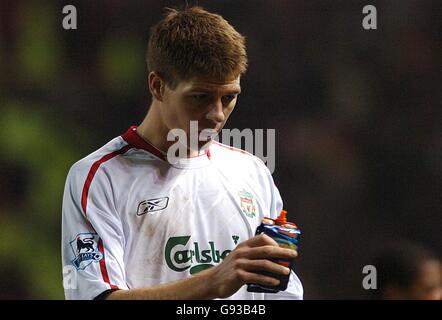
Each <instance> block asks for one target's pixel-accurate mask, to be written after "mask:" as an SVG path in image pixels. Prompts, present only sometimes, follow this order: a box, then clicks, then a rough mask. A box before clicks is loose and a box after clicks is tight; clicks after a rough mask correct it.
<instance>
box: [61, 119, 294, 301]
mask: <svg viewBox="0 0 442 320" xmlns="http://www.w3.org/2000/svg"><path fill="white" fill-rule="evenodd" d="M281 209H282V200H281V197H280V194H279V192H278V189H277V188H276V187H275V185H274V182H273V178H272V176H271V174H270V172H269V170H268V169H267V167H266V166H265V164H264V163H263V162H262V161H261V160H260V159H259V158H257V157H255V156H253V155H251V154H249V153H247V152H245V151H242V150H239V149H235V148H232V147H229V146H226V145H223V144H220V143H218V142H216V141H213V142H212V143H211V145H210V147H209V148H208V149H207V152H206V153H205V154H203V155H200V156H197V157H193V158H185V159H180V160H179V161H178V162H176V163H174V164H173V165H171V164H170V163H169V162H168V161H167V159H166V157H165V154H164V153H163V152H161V151H160V150H158V149H156V148H155V147H154V146H152V145H151V144H149V143H147V142H146V141H144V140H143V139H142V138H141V137H140V136H139V135H138V134H137V132H136V127H135V126H133V127H131V128H129V130H128V131H127V132H126V133H125V134H123V135H122V136H119V137H117V138H115V139H113V140H111V141H110V142H108V143H107V144H106V145H104V146H103V147H102V148H100V149H99V150H97V151H95V152H93V153H92V154H90V155H88V156H87V157H85V158H84V159H82V160H80V161H78V162H77V163H75V164H74V165H73V166H72V168H71V169H70V171H69V174H68V177H67V180H66V186H65V191H64V198H63V219H62V260H63V267H64V268H63V273H64V276H65V278H66V276H67V275H69V276H70V277H72V279H71V280H70V281H65V283H64V287H65V296H66V298H67V299H93V298H95V297H97V296H98V295H99V294H101V293H103V292H104V291H106V290H109V289H131V288H143V287H152V286H156V285H159V284H163V283H167V282H170V281H175V280H179V279H183V278H187V277H189V276H191V275H192V274H195V273H197V272H198V271H201V270H204V269H206V268H210V267H212V266H214V265H217V264H218V263H220V262H221V261H222V260H223V259H224V258H225V257H226V256H227V255H228V254H229V253H230V252H231V251H232V250H233V249H234V248H235V247H236V246H237V245H238V244H239V243H241V242H242V241H244V240H247V239H249V238H251V237H253V236H254V234H255V230H256V227H257V226H258V225H259V224H260V222H261V219H262V218H263V217H265V216H268V217H271V218H276V217H277V215H278V214H279V213H280V211H281ZM66 270H68V271H69V270H73V271H74V272H73V273H72V272H66ZM65 280H66V279H65ZM246 289H247V286H243V287H242V288H241V289H240V290H239V291H237V292H236V293H235V294H234V295H232V296H231V297H229V299H250V300H251V299H302V297H303V288H302V285H301V282H300V280H299V278H298V277H297V276H296V274H295V273H294V272H292V274H291V276H290V282H289V285H288V288H287V290H286V291H283V292H279V293H277V294H264V293H250V292H247V290H246Z"/></svg>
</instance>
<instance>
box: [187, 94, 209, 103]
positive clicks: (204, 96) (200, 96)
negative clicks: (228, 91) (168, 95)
mask: <svg viewBox="0 0 442 320" xmlns="http://www.w3.org/2000/svg"><path fill="white" fill-rule="evenodd" d="M191 97H192V99H194V100H197V101H203V100H206V99H207V98H208V95H207V94H206V93H196V94H193V95H192V96H191Z"/></svg>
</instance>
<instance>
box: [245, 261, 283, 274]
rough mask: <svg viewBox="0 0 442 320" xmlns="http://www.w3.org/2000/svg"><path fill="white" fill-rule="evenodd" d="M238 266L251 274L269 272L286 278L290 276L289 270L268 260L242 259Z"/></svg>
mask: <svg viewBox="0 0 442 320" xmlns="http://www.w3.org/2000/svg"><path fill="white" fill-rule="evenodd" d="M237 264H238V268H241V269H243V270H246V271H249V272H254V271H267V272H271V273H276V274H282V275H284V276H287V275H289V274H290V269H289V268H287V267H284V266H282V265H280V264H278V263H275V262H272V261H270V260H267V259H261V260H248V259H240V260H238V262H237Z"/></svg>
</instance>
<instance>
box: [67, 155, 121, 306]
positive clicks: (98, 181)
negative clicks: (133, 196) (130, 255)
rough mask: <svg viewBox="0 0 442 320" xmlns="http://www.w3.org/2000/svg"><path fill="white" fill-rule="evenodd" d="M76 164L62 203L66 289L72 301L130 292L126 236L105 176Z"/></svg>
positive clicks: (90, 167)
mask: <svg viewBox="0 0 442 320" xmlns="http://www.w3.org/2000/svg"><path fill="white" fill-rule="evenodd" d="M93 169H94V168H93V166H88V165H84V164H81V165H79V164H78V163H77V164H76V165H74V166H73V167H72V168H71V170H70V171H69V173H68V176H67V179H66V185H65V190H64V195H63V205H62V244H61V247H62V263H63V287H64V292H65V297H66V299H68V300H71V299H74V300H77V299H80V300H89V299H94V298H95V297H97V296H99V295H100V294H101V293H103V292H104V291H107V290H110V289H127V284H126V281H125V271H124V270H125V268H124V259H123V257H124V250H123V249H124V236H123V228H122V224H121V220H120V218H119V215H118V213H117V212H116V209H115V206H114V204H113V201H112V199H113V197H112V194H111V192H112V188H110V182H109V181H108V179H107V177H106V175H104V174H102V173H101V172H100V170H98V171H96V172H93Z"/></svg>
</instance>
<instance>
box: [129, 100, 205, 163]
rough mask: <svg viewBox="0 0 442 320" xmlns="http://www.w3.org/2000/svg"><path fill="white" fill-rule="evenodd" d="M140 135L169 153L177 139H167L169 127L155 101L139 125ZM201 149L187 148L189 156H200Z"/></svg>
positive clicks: (138, 131)
mask: <svg viewBox="0 0 442 320" xmlns="http://www.w3.org/2000/svg"><path fill="white" fill-rule="evenodd" d="M137 133H138V135H139V136H140V137H141V138H142V139H143V140H145V141H147V142H148V143H150V144H151V145H153V146H154V147H156V148H157V149H159V150H161V151H162V152H165V153H167V150H168V149H169V147H170V146H171V145H172V144H174V143H176V141H167V134H168V133H169V128H168V127H167V126H166V125H165V123H164V122H163V120H162V118H161V114H160V111H159V106H158V105H157V104H156V103H155V102H153V103H152V105H151V106H150V108H149V111H148V113H147V115H146V117H145V118H144V120H143V122H142V123H141V124H140V125H139V126H138V127H137ZM198 154H199V151H197V150H191V149H187V157H196V156H198Z"/></svg>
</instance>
